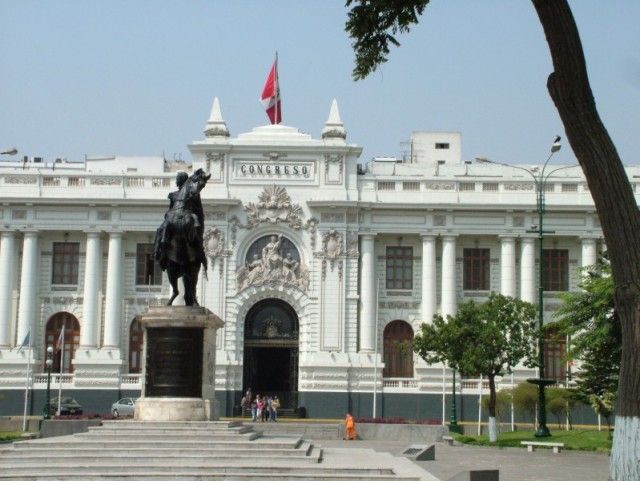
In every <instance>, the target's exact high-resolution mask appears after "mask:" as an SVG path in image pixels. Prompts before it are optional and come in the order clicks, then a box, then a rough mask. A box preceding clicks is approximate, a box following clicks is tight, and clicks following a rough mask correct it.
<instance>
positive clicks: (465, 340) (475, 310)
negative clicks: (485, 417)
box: [413, 292, 537, 442]
mask: <svg viewBox="0 0 640 481" xmlns="http://www.w3.org/2000/svg"><path fill="white" fill-rule="evenodd" d="M535 315H536V311H535V307H534V306H533V304H530V303H528V302H525V301H522V300H520V299H513V298H512V297H506V296H503V295H501V294H496V293H495V292H492V293H491V295H490V296H489V299H488V300H487V301H486V302H484V303H482V304H476V303H475V302H473V301H469V302H465V303H464V304H461V305H460V307H459V308H458V312H457V313H456V315H455V316H453V317H452V316H447V320H446V321H445V319H444V318H443V317H442V316H441V315H440V314H436V315H434V316H433V323H432V324H422V327H421V332H420V333H419V334H418V335H417V336H416V337H415V338H414V340H413V350H414V351H415V352H416V353H418V354H419V355H420V357H422V358H423V359H424V360H425V361H427V362H428V363H434V362H442V363H447V364H448V365H449V366H451V367H452V368H454V369H456V370H458V371H460V373H461V374H462V375H464V376H479V375H482V376H485V377H486V378H487V379H488V380H489V404H488V408H489V440H490V441H492V442H494V441H496V440H497V433H496V381H495V378H496V376H498V375H501V374H502V373H504V372H505V371H506V372H511V369H512V368H513V367H514V366H516V365H517V364H519V363H520V361H522V360H524V362H525V364H527V365H533V364H534V363H535V360H534V359H535V352H534V351H535V339H536V334H537V330H536V327H535Z"/></svg>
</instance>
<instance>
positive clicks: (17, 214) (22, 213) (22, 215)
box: [11, 209, 27, 220]
mask: <svg viewBox="0 0 640 481" xmlns="http://www.w3.org/2000/svg"><path fill="white" fill-rule="evenodd" d="M11 218H12V219H13V220H24V219H26V218H27V211H26V210H18V209H16V210H12V211H11Z"/></svg>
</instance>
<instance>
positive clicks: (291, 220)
mask: <svg viewBox="0 0 640 481" xmlns="http://www.w3.org/2000/svg"><path fill="white" fill-rule="evenodd" d="M244 209H245V212H246V213H247V226H246V227H247V228H248V229H252V228H254V227H255V226H257V225H259V224H263V223H267V224H280V223H282V224H287V225H288V226H289V227H291V228H292V229H296V230H298V229H301V228H302V216H303V211H302V207H300V205H298V204H292V203H291V198H290V197H289V194H288V193H287V189H285V188H284V187H281V186H278V185H269V186H267V187H265V188H264V190H263V191H262V193H261V194H260V195H259V196H258V202H257V203H255V204H254V203H253V202H250V203H249V204H247V205H246V206H245V208H244Z"/></svg>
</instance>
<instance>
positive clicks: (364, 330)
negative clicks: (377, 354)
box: [360, 234, 378, 352]
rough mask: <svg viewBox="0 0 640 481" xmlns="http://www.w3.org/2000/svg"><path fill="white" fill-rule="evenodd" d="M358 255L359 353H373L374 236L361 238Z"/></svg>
mask: <svg viewBox="0 0 640 481" xmlns="http://www.w3.org/2000/svg"><path fill="white" fill-rule="evenodd" d="M361 239H362V240H361V246H360V253H361V254H360V255H361V256H362V257H361V260H362V272H361V275H360V282H361V285H360V351H361V352H373V350H374V342H375V336H376V332H375V329H376V319H375V317H376V313H377V311H378V310H377V309H376V264H375V235H372V234H366V235H363V236H361Z"/></svg>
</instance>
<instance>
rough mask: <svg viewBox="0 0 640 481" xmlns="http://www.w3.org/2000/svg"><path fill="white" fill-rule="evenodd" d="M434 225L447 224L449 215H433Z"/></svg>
mask: <svg viewBox="0 0 640 481" xmlns="http://www.w3.org/2000/svg"><path fill="white" fill-rule="evenodd" d="M433 225H434V226H445V225H447V216H445V215H441V214H437V215H434V216H433Z"/></svg>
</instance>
